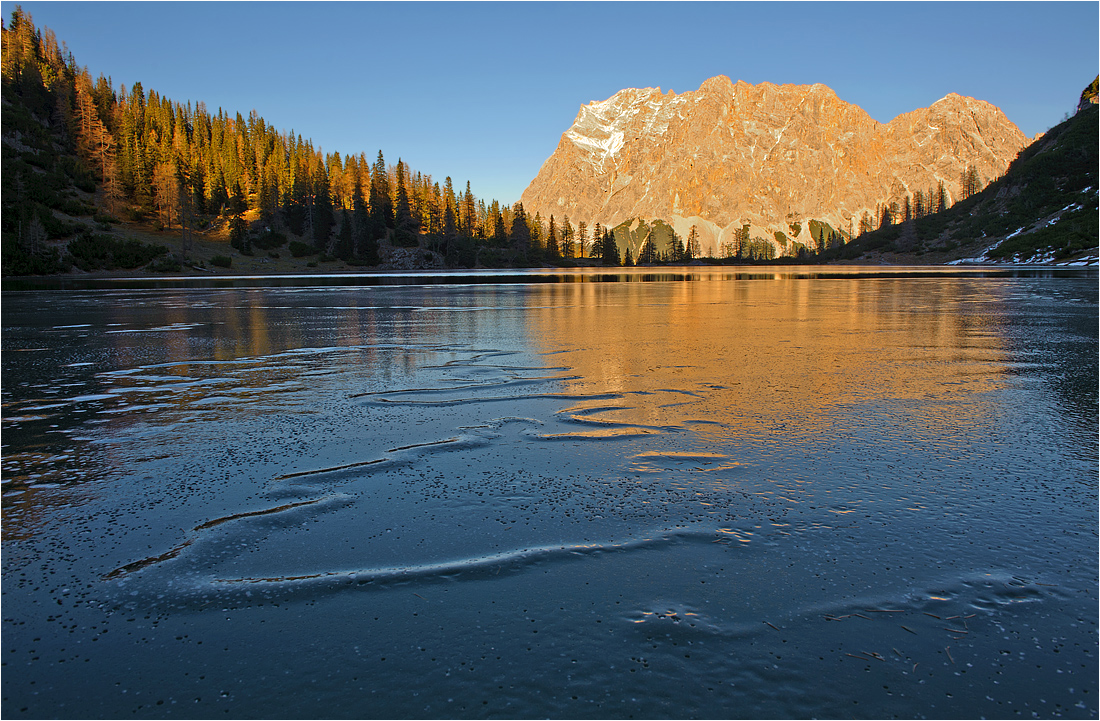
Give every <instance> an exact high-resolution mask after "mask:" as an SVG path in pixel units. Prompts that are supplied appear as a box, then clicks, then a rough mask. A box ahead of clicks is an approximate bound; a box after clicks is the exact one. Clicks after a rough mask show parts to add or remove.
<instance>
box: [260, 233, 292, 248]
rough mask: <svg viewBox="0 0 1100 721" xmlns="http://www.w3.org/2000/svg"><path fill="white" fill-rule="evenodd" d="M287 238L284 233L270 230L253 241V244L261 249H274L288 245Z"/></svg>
mask: <svg viewBox="0 0 1100 721" xmlns="http://www.w3.org/2000/svg"><path fill="white" fill-rule="evenodd" d="M286 240H287V238H286V236H285V235H283V234H282V233H276V232H275V231H274V230H269V231H267V232H266V233H263V234H261V235H260V237H258V238H256V239H255V240H254V241H252V246H253V247H254V248H259V249H260V250H272V249H274V248H281V247H282V246H284V245H286Z"/></svg>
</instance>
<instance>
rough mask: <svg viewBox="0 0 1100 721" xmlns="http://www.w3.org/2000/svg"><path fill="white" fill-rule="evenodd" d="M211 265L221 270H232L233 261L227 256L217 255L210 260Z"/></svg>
mask: <svg viewBox="0 0 1100 721" xmlns="http://www.w3.org/2000/svg"><path fill="white" fill-rule="evenodd" d="M210 265H216V266H218V267H219V268H230V267H232V266H233V259H232V258H230V257H229V256H227V255H215V256H214V257H213V258H211V259H210Z"/></svg>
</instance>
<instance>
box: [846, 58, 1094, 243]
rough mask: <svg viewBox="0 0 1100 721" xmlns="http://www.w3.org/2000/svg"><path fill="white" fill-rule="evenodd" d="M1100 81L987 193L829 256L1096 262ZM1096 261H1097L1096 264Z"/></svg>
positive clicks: (859, 240) (878, 232)
mask: <svg viewBox="0 0 1100 721" xmlns="http://www.w3.org/2000/svg"><path fill="white" fill-rule="evenodd" d="M1096 86H1097V81H1096V80H1094V81H1093V82H1092V84H1091V85H1089V86H1088V87H1087V88H1085V92H1083V93H1082V94H1081V100H1080V102H1079V104H1078V110H1077V112H1076V114H1075V115H1074V116H1073V117H1071V118H1069V119H1067V120H1065V121H1063V122H1062V123H1060V124H1059V125H1056V126H1055V127H1053V128H1051V129H1050V130H1048V131H1047V132H1046V133H1045V134H1043V135H1042V137H1041V138H1040V139H1038V140H1036V141H1035V142H1034V143H1032V145H1031V146H1029V147H1028V148H1026V149H1025V150H1024V151H1023V152H1022V153H1020V156H1019V157H1018V158H1017V159H1016V160H1014V161H1013V162H1012V164H1011V165H1010V166H1009V168H1008V170H1007V171H1006V172H1005V174H1004V176H1003V177H1001V178H1000V179H998V180H997V181H995V182H994V183H992V184H991V185H990V186H989V187H987V188H985V189H984V190H983V191H981V192H980V193H977V194H976V195H973V196H971V197H970V198H968V199H966V200H964V201H962V202H960V203H958V204H957V205H954V206H953V207H951V208H949V209H947V210H945V211H944V212H942V213H935V214H933V215H929V216H926V217H923V218H916V219H914V220H913V221H911V222H906V223H901V224H899V225H893V226H890V227H886V228H881V229H879V230H876V231H874V232H871V233H867V234H866V235H863V236H860V237H859V238H856V239H855V240H853V241H852V242H851V243H849V244H848V245H846V246H844V247H842V248H836V249H833V250H830V251H828V252H827V253H826V254H825V255H824V259H825V260H840V259H855V260H859V261H861V262H869V261H870V262H875V261H887V262H901V263H906V262H919V263H928V262H934V263H940V262H952V261H964V262H965V261H970V262H989V261H1004V262H1030V263H1035V262H1040V263H1050V262H1091V263H1092V264H1095V263H1096V256H1097V246H1098V245H1100V240H1098V239H1100V230H1098V222H1097V213H1098V206H1097V198H1098V194H1097V191H1098V186H1100V183H1098V182H1097V177H1096V176H1097V167H1098V165H1100V153H1098V150H1097V149H1098V147H1100V109H1098V107H1097V104H1096ZM1089 259H1091V260H1089Z"/></svg>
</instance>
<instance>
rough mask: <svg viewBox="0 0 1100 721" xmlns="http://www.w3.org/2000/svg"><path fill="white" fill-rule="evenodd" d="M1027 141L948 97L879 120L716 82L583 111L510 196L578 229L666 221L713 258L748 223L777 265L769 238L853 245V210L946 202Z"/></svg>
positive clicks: (998, 169) (804, 89)
mask: <svg viewBox="0 0 1100 721" xmlns="http://www.w3.org/2000/svg"><path fill="white" fill-rule="evenodd" d="M1029 142H1030V139H1029V138H1027V137H1026V136H1025V135H1024V134H1023V133H1022V132H1021V131H1020V130H1019V128H1017V127H1016V126H1015V125H1014V124H1013V123H1012V122H1011V121H1009V120H1008V118H1006V117H1005V116H1004V114H1003V113H1002V112H1001V111H1000V110H999V109H998V108H996V107H995V106H993V105H991V104H989V103H987V102H985V101H982V100H977V99H974V98H966V97H963V96H961V95H958V94H956V93H950V94H948V95H946V96H944V97H943V98H941V99H940V100H938V101H936V102H935V103H933V104H932V105H931V106H930V107H928V108H918V109H915V110H913V111H909V112H907V113H901V114H899V115H898V116H896V117H895V118H893V119H892V120H891V121H890V122H889V123H880V122H878V121H876V120H874V119H873V118H872V117H871V116H870V115H869V114H868V113H867V112H866V111H865V110H863V109H862V108H860V107H859V106H857V105H854V104H851V103H847V102H845V101H843V100H841V99H840V98H839V97H838V96H837V95H836V93H835V92H834V91H833V90H832V89H831V88H829V87H828V86H826V85H823V84H820V83H817V84H812V85H776V84H773V83H768V82H764V83H760V84H758V85H751V84H749V83H746V82H745V81H743V80H738V81H737V82H736V83H734V82H733V81H731V80H730V79H729V78H728V77H726V76H721V75H720V76H715V77H713V78H709V79H708V80H706V81H704V82H703V83H702V84H701V85H700V88H699V90H696V91H687V92H684V93H681V94H676V93H675V92H673V91H668V92H667V93H662V92H661V90H660V88H627V89H624V90H621V91H619V92H618V93H616V94H615V95H613V96H612V97H610V98H608V99H606V100H602V101H593V102H591V103H588V104H586V105H582V106H581V108H580V109H579V111H578V113H577V116H576V119H575V120H574V122H573V125H572V126H570V128H569V129H567V130H566V132H565V133H563V134H562V138H561V140H560V141H559V144H558V146H557V148H556V149H555V151H554V153H553V154H552V155H551V156H550V157H549V158H548V159H547V160H546V162H545V163H544V164H543V166H542V168H541V169H540V171H539V173H538V174H537V175H536V177H535V178H534V179H533V180H532V182H531V184H530V185H529V186H528V188H527V189H526V190H525V191H524V193H523V195H522V197H521V200H522V202H523V204H524V207H525V208H526V209H527V210H528V212H531V213H534V212H538V213H540V214H541V215H542V216H543V217H549V216H550V215H555V216H557V217H558V218H561V217H563V216H568V217H569V218H571V219H572V220H574V221H579V220H584V221H586V222H587V223H588V224H589V225H591V224H592V223H593V222H596V221H598V222H601V223H603V224H605V225H616V224H618V223H621V222H623V221H626V220H629V219H631V218H635V217H636V218H641V219H663V220H665V221H668V222H669V223H671V224H672V225H673V227H675V228H676V231H677V232H678V233H679V234H681V235H683V236H686V235H687V233H688V232H689V230H690V228H691V226H693V225H694V226H696V227H697V229H698V232H699V235H700V242H701V245H702V250H703V252H704V253H705V254H714V255H718V254H719V253H718V251H719V250H720V248H721V247H722V244H723V243H724V242H729V241H730V240H731V239H732V237H733V236H734V234H735V233H736V232H737V231H739V230H741V229H742V228H743V227H744V226H745V225H749V226H750V233H751V235H752V236H754V237H756V236H760V237H762V238H763V239H766V240H768V241H769V242H773V243H774V244H775V245H776V251H777V254H779V255H782V254H785V253H790V252H791V251H793V249H794V247H795V246H794V244H793V243H792V244H789V245H787V246H786V247H783V246H784V244H783V242H782V241H781V240H778V239H776V235H775V234H776V233H777V232H782V233H790V232H791V228H792V226H795V225H798V226H801V227H803V228H805V227H807V225H808V222H809V221H810V220H817V221H819V222H821V223H823V224H825V225H828V226H829V227H831V228H833V229H835V230H836V231H841V232H842V233H843V234H845V235H854V234H855V233H856V231H857V230H858V225H859V222H860V220H862V219H863V215H864V214H866V215H867V216H871V217H873V216H874V215H876V214H877V213H879V212H881V206H884V205H885V206H889V204H890V203H891V202H895V203H899V205H900V204H901V202H902V200H903V198H905V197H909V198H910V199H912V197H913V196H914V195H915V193H916V191H917V190H920V191H921V192H922V194H924V193H928V194H931V193H932V192H933V191H935V190H936V189H937V188H938V186H939V184H940V183H943V184H944V189H945V192H946V196H947V197H948V199H949V200H951V201H953V200H954V199H955V198H957V197H960V196H961V195H962V194H963V192H962V185H963V181H964V173H966V172H967V170H968V168H970V167H973V168H974V169H975V171H976V172H977V174H978V175H979V176H980V178H981V182H982V184H983V185H984V184H986V183H988V182H989V181H991V180H992V179H994V178H996V177H999V175H1000V174H1001V173H1003V172H1004V169H1005V168H1006V167H1007V166H1008V163H1009V162H1011V160H1012V159H1013V158H1015V156H1016V154H1017V153H1018V152H1019V151H1020V150H1022V149H1023V148H1024V147H1026V146H1027V144H1028V143H1029ZM793 240H794V241H795V242H797V244H799V245H802V246H805V247H809V248H811V249H812V248H815V247H816V244H817V242H818V239H816V238H810V237H808V236H803V235H802V234H796V237H795V238H793Z"/></svg>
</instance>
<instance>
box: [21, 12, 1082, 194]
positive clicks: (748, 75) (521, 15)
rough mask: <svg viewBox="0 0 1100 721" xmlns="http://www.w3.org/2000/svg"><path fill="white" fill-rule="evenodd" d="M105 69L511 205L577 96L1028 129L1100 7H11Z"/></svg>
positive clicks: (1072, 99) (1065, 84)
mask: <svg viewBox="0 0 1100 721" xmlns="http://www.w3.org/2000/svg"><path fill="white" fill-rule="evenodd" d="M17 4H18V5H22V7H23V9H24V11H26V12H28V13H29V14H30V15H31V16H32V17H33V19H34V22H35V24H36V25H37V26H38V27H39V28H41V27H48V28H50V29H52V30H53V31H54V33H55V34H56V35H57V38H58V40H59V41H60V42H63V43H65V44H66V45H67V46H68V48H69V50H70V51H71V52H72V53H73V56H74V57H75V59H76V61H77V63H78V64H80V65H82V66H85V67H87V68H88V70H89V72H90V73H91V74H92V76H93V77H97V76H98V75H100V74H103V75H105V76H108V77H110V78H111V80H112V82H113V84H114V86H115V87H116V89H117V88H118V87H119V86H120V85H121V84H125V85H126V86H127V88H129V87H130V86H132V85H133V83H134V82H137V81H140V82H141V84H142V86H143V87H144V88H145V91H146V93H148V91H149V90H150V89H153V90H156V91H157V92H158V93H160V94H161V95H164V96H167V97H168V98H170V99H172V100H174V101H179V102H187V101H191V102H192V103H194V102H198V101H202V102H205V103H206V106H207V108H208V109H209V110H210V111H211V112H216V111H217V108H219V107H221V108H224V109H225V110H226V111H228V112H230V113H236V112H237V111H240V112H241V114H242V115H244V116H246V117H247V115H248V113H249V111H251V110H253V109H255V110H256V111H257V112H258V113H259V114H260V115H261V116H263V118H264V119H265V120H266V121H267V122H268V123H270V124H271V125H273V126H275V127H276V128H278V129H280V130H284V131H290V130H293V131H294V132H295V133H296V134H300V135H302V137H303V138H309V139H312V141H313V144H314V146H315V147H317V146H319V147H320V148H321V149H322V150H324V151H325V152H334V151H338V152H340V153H341V154H343V155H347V154H351V153H355V154H358V153H360V152H362V153H366V155H367V157H368V158H369V159H371V160H373V159H374V158H375V157H376V156H377V154H378V151H379V150H381V151H382V152H383V154H384V156H385V158H386V161H387V162H389V163H391V164H392V163H396V162H397V160H398V158H401V159H403V160H405V161H406V162H407V163H408V164H409V165H410V167H411V168H412V169H413V171H419V172H422V173H429V174H431V175H432V176H433V179H435V180H438V181H442V180H443V178H444V177H446V176H448V175H449V176H451V178H452V179H453V182H454V184H455V186H456V188H458V189H462V188H465V184H466V182H467V181H469V182H470V184H471V189H472V190H473V191H474V194H475V195H477V196H478V197H479V198H483V199H485V200H487V201H488V200H492V199H497V200H500V201H501V202H504V203H512V202H515V201H516V200H518V199H519V197H520V194H521V193H522V192H523V190H524V188H526V187H527V185H528V184H529V183H530V181H531V180H532V179H533V178H534V177H535V175H536V174H537V173H538V170H539V168H540V167H541V166H542V163H543V162H544V161H545V160H546V159H547V158H548V157H549V156H550V154H551V153H553V151H554V149H555V148H556V147H557V145H558V142H559V140H560V139H561V135H562V133H564V132H565V131H566V130H567V129H568V128H569V126H570V125H571V124H572V122H573V120H574V118H575V117H576V115H577V111H578V110H579V108H580V106H581V105H584V104H586V103H589V102H592V101H594V100H605V99H607V98H609V97H611V96H612V95H614V94H615V93H616V92H618V91H619V90H621V89H623V88H631V87H634V88H645V87H660V88H661V89H662V90H663V91H666V92H667V91H668V90H674V91H675V92H677V93H682V92H686V91H689V90H696V89H698V87H699V86H700V85H701V84H702V83H703V81H704V80H706V79H707V78H710V77H713V76H715V75H726V76H728V77H729V78H731V79H732V80H733V81H735V82H736V81H737V80H744V81H746V82H749V83H753V84H757V83H761V82H765V81H767V82H772V83H776V84H784V83H794V84H800V85H808V84H812V83H823V84H825V85H827V86H829V87H830V88H832V89H833V90H834V91H835V92H836V94H837V95H838V96H839V97H840V99H841V100H844V101H846V102H849V103H853V104H855V105H858V106H860V107H862V108H863V109H864V110H866V111H867V112H868V113H869V114H870V115H871V117H873V118H874V119H875V120H878V121H879V122H883V123H885V122H889V121H890V120H891V119H892V118H894V117H895V116H897V115H899V114H901V113H904V112H908V111H910V110H914V109H916V108H921V107H927V106H929V105H931V104H932V103H934V102H935V101H937V100H939V99H940V98H942V97H943V96H945V95H947V94H948V93H952V92H954V93H958V94H960V95H966V96H971V97H974V98H978V99H980V100H985V101H987V102H990V103H992V104H994V105H996V106H998V107H1000V108H1001V109H1002V110H1003V111H1004V112H1005V114H1006V115H1007V116H1008V118H1009V119H1010V120H1012V121H1013V122H1015V123H1016V124H1017V125H1018V126H1019V127H1020V129H1021V130H1022V131H1023V132H1024V133H1025V134H1027V135H1029V136H1033V135H1035V134H1036V133H1038V132H1043V131H1046V130H1047V129H1048V128H1050V127H1052V126H1054V125H1056V124H1058V123H1059V122H1061V120H1062V119H1063V117H1064V116H1065V115H1066V113H1071V112H1072V111H1073V109H1074V108H1075V106H1076V103H1077V99H1078V97H1079V95H1080V93H1081V90H1082V89H1083V88H1084V87H1085V86H1086V85H1087V84H1088V83H1089V82H1090V81H1091V80H1092V79H1093V78H1095V77H1096V76H1097V71H1098V64H1100V61H1098V58H1100V39H1098V30H1097V28H1098V27H1100V3H1097V2H1088V1H1086V2H1034V3H1032V2H1004V3H1002V2H976V3H963V2H917V3H906V2H883V3H879V2H853V3H839V2H763V3H748V2H745V3H742V2H699V3H695V2H671V3H666V2H601V3H588V2H562V3H540V2H518V3H511V2H485V3H474V2H444V3H434V2H397V3H383V2H377V3H376V2H331V3H330V2H240V3H238V2H22V3H13V2H0V7H2V10H3V16H4V19H5V22H7V21H8V19H10V17H11V12H12V10H14V8H15V7H16V5H17Z"/></svg>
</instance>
